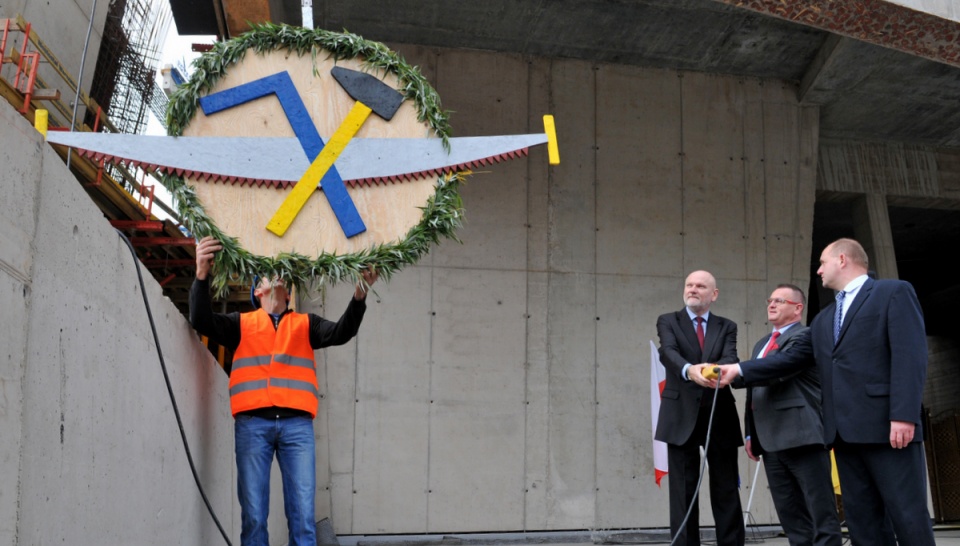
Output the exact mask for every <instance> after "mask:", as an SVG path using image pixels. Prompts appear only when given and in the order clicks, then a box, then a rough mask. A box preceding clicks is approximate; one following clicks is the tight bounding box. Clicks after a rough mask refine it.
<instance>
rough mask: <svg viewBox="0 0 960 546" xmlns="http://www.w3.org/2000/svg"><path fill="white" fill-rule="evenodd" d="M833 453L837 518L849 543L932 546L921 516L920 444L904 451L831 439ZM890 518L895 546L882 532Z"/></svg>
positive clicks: (923, 490)
mask: <svg viewBox="0 0 960 546" xmlns="http://www.w3.org/2000/svg"><path fill="white" fill-rule="evenodd" d="M837 440H838V441H837V443H836V445H834V452H835V454H836V456H837V471H838V472H839V474H840V489H841V493H842V496H841V498H842V499H843V513H844V515H845V516H846V518H847V527H848V528H849V529H850V538H851V539H852V541H853V542H854V543H855V544H864V545H871V546H873V545H877V546H885V545H892V544H896V543H899V545H900V546H935V542H934V540H933V528H932V527H931V524H930V513H929V512H928V511H927V489H926V484H927V477H926V467H925V465H924V454H923V444H922V443H921V442H913V443H911V444H910V445H909V446H908V447H906V448H904V449H893V448H892V447H890V446H889V445H886V444H848V443H846V442H844V441H842V440H841V439H840V438H838V439H837ZM884 514H888V515H889V516H890V520H891V521H892V523H893V530H894V532H895V533H896V542H893V541H892V539H893V537H891V536H889V533H885V532H884V531H883V527H884V526H882V525H881V523H882V522H883V520H884Z"/></svg>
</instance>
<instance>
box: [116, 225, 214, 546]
mask: <svg viewBox="0 0 960 546" xmlns="http://www.w3.org/2000/svg"><path fill="white" fill-rule="evenodd" d="M117 234H118V235H120V238H121V239H123V242H124V243H127V248H129V249H130V255H131V256H133V264H134V265H135V266H136V267H137V279H139V280H140V295H142V296H143V306H144V307H146V309H147V318H149V319H150V330H151V331H152V332H153V342H154V344H156V346H157V356H159V357H160V369H162V370H163V380H164V381H165V382H166V384H167V393H169V394H170V403H171V404H173V414H174V415H176V416H177V426H178V427H180V438H181V439H182V440H183V450H184V452H186V454H187V461H188V462H189V463H190V471H191V472H193V481H195V482H196V483H197V489H199V490H200V496H201V497H203V503H204V504H206V505H207V511H209V512H210V517H212V518H213V522H214V523H216V524H217V529H220V534H221V535H223V540H225V541H226V542H227V544H228V545H229V546H233V543H231V542H230V539H229V538H228V537H227V532H226V531H224V530H223V526H222V525H220V520H218V519H217V515H216V514H214V513H213V507H212V506H210V501H209V500H208V499H207V494H206V493H204V491H203V486H202V485H201V484H200V476H199V475H198V474H197V467H196V466H195V465H194V464H193V456H192V455H190V445H189V444H188V443H187V434H186V433H185V432H184V430H183V420H181V419H180V409H179V408H178V407H177V399H176V397H174V395H173V387H172V386H170V376H169V375H168V374H167V364H166V362H164V360H163V351H162V350H161V349H160V339H159V337H158V336H157V326H156V325H155V324H154V322H153V313H152V312H151V311H150V302H149V301H147V291H146V289H145V287H144V285H143V274H142V273H141V272H140V260H139V259H137V253H136V251H135V250H134V249H133V245H132V244H130V239H127V236H126V235H124V234H123V232H122V231H120V230H119V229H118V230H117Z"/></svg>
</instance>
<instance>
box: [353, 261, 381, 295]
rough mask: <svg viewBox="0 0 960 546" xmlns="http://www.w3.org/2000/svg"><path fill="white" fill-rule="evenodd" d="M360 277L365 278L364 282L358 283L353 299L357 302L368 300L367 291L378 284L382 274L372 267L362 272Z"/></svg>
mask: <svg viewBox="0 0 960 546" xmlns="http://www.w3.org/2000/svg"><path fill="white" fill-rule="evenodd" d="M360 277H362V278H363V282H358V283H357V289H356V290H355V291H354V292H353V298H354V299H356V300H362V299H366V297H367V289H368V288H370V287H371V286H373V283H375V282H377V279H378V278H380V274H379V273H377V268H376V267H374V266H372V265H371V266H367V268H366V269H364V270H363V271H361V272H360Z"/></svg>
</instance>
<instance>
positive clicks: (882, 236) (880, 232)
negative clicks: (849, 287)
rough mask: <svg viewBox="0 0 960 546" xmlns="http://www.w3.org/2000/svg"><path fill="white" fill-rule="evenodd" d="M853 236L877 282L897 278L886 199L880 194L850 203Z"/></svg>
mask: <svg viewBox="0 0 960 546" xmlns="http://www.w3.org/2000/svg"><path fill="white" fill-rule="evenodd" d="M853 232H854V236H855V237H856V238H857V240H858V241H860V244H862V245H863V248H864V250H866V251H867V256H869V257H870V269H872V270H874V271H876V272H877V276H878V277H879V278H881V279H898V278H900V275H899V273H898V272H897V257H896V253H895V252H894V249H893V232H892V231H891V229H890V213H889V211H888V210H887V198H886V197H885V196H884V195H883V194H879V193H868V194H864V195H863V196H861V197H860V198H858V199H857V200H856V201H855V202H854V204H853Z"/></svg>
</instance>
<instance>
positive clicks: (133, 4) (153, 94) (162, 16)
mask: <svg viewBox="0 0 960 546" xmlns="http://www.w3.org/2000/svg"><path fill="white" fill-rule="evenodd" d="M171 21H172V15H171V12H170V6H169V4H168V3H167V2H164V1H162V0H112V1H111V2H110V6H109V8H108V12H107V20H106V24H105V25H104V29H103V39H102V41H101V43H100V53H99V55H98V56H97V67H96V71H95V72H94V77H93V84H92V86H91V89H90V96H91V97H93V98H94V99H95V100H96V101H97V102H98V103H100V104H102V105H104V109H105V110H106V113H107V115H108V116H109V118H110V119H111V120H112V121H113V124H114V125H115V126H116V128H117V129H118V130H119V131H120V132H122V133H142V132H143V131H144V129H145V128H146V121H147V119H146V114H147V110H148V109H149V110H150V111H152V112H153V114H154V115H155V116H156V117H157V119H158V120H159V121H160V123H165V116H166V109H167V97H166V95H165V94H164V93H163V91H161V90H160V87H159V86H158V85H157V81H156V74H157V69H158V65H159V63H160V51H161V48H162V47H163V44H164V41H165V40H166V36H167V31H168V30H169V28H170V23H171Z"/></svg>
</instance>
